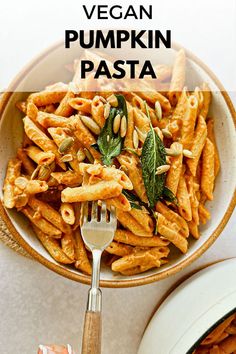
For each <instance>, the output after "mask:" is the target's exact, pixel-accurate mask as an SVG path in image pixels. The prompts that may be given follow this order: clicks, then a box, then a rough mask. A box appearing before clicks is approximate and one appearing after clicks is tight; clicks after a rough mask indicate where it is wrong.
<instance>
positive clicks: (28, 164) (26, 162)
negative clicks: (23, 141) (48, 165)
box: [17, 149, 35, 176]
mask: <svg viewBox="0 0 236 354" xmlns="http://www.w3.org/2000/svg"><path fill="white" fill-rule="evenodd" d="M17 157H18V159H19V160H21V162H22V166H23V168H24V170H25V172H26V174H27V175H29V176H31V175H32V173H33V172H34V169H35V166H34V164H33V162H32V161H31V160H30V159H29V158H28V156H27V154H26V153H25V151H24V150H23V149H18V150H17Z"/></svg>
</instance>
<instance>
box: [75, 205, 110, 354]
mask: <svg viewBox="0 0 236 354" xmlns="http://www.w3.org/2000/svg"><path fill="white" fill-rule="evenodd" d="M80 221H81V223H80V224H81V234H82V237H83V240H84V243H85V244H86V246H87V247H88V248H89V249H90V250H91V252H92V256H93V272H92V285H91V288H90V289H89V293H88V303H87V311H86V314H85V321H84V333H83V343H82V352H81V353H82V354H100V353H101V303H102V292H101V290H100V289H99V279H100V262H101V255H102V252H103V251H104V249H105V248H106V247H107V246H108V245H109V244H110V243H111V242H112V240H113V237H114V233H115V230H116V225H117V220H116V214H115V208H114V207H111V208H110V210H108V209H107V207H106V204H105V202H102V203H101V205H98V202H93V203H92V205H91V203H90V204H89V203H88V202H86V203H83V204H82V209H81V220H80Z"/></svg>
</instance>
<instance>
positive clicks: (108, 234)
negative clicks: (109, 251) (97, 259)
mask: <svg viewBox="0 0 236 354" xmlns="http://www.w3.org/2000/svg"><path fill="white" fill-rule="evenodd" d="M81 210H82V213H81V233H82V237H83V240H84V243H85V244H86V246H87V247H88V248H89V249H90V250H91V251H93V250H94V249H95V250H98V251H99V250H100V251H101V252H102V251H104V249H105V248H106V247H107V246H108V245H109V244H110V243H111V242H112V240H113V237H114V232H115V229H116V225H117V220H116V215H115V208H114V207H113V206H111V208H110V210H108V209H107V207H106V203H105V202H102V203H101V204H100V205H99V203H98V202H97V201H95V202H92V203H89V202H85V203H83V204H82V209H81Z"/></svg>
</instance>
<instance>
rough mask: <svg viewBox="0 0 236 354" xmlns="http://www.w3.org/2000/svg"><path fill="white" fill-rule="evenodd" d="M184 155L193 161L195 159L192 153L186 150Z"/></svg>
mask: <svg viewBox="0 0 236 354" xmlns="http://www.w3.org/2000/svg"><path fill="white" fill-rule="evenodd" d="M183 155H184V156H185V157H188V158H189V159H192V158H193V157H194V156H193V153H192V151H190V150H187V149H184V150H183Z"/></svg>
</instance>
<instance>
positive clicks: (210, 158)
mask: <svg viewBox="0 0 236 354" xmlns="http://www.w3.org/2000/svg"><path fill="white" fill-rule="evenodd" d="M214 154H215V149H214V145H213V143H212V142H211V141H210V139H208V138H207V139H206V143H205V145H204V148H203V153H202V175H201V190H202V192H203V193H204V194H205V195H206V197H207V199H209V200H213V189H214V181H215V161H214Z"/></svg>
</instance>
